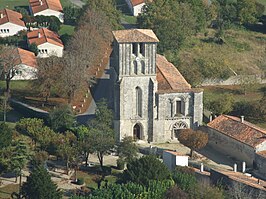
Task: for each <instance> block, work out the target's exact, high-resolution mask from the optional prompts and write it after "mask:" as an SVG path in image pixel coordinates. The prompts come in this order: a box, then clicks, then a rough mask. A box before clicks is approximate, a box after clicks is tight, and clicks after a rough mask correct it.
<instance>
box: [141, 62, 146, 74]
mask: <svg viewBox="0 0 266 199" xmlns="http://www.w3.org/2000/svg"><path fill="white" fill-rule="evenodd" d="M141 73H142V74H145V62H144V61H141Z"/></svg>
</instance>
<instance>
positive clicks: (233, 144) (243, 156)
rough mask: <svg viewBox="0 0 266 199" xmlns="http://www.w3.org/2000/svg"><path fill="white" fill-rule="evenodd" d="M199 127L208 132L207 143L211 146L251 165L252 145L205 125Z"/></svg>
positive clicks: (253, 150) (253, 152)
mask: <svg viewBox="0 0 266 199" xmlns="http://www.w3.org/2000/svg"><path fill="white" fill-rule="evenodd" d="M201 129H202V130H203V131H205V132H207V133H208V135H209V141H208V145H210V146H211V147H212V148H214V149H215V150H217V151H220V152H221V153H223V154H225V155H229V156H231V157H233V158H235V159H237V160H239V161H245V162H246V163H247V165H248V166H249V167H252V166H253V161H254V160H255V149H254V148H253V147H251V146H249V145H247V144H245V143H243V142H240V141H238V140H236V139H234V138H232V137H229V136H227V135H224V134H223V133H220V132H218V131H216V130H214V129H212V128H209V127H207V126H206V127H202V128H201Z"/></svg>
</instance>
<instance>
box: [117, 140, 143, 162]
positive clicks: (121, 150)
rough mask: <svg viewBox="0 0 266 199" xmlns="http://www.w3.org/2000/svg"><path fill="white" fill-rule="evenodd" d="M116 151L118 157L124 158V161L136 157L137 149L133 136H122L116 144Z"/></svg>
mask: <svg viewBox="0 0 266 199" xmlns="http://www.w3.org/2000/svg"><path fill="white" fill-rule="evenodd" d="M117 151H118V156H119V158H120V159H124V161H125V162H130V160H132V159H135V158H137V156H138V154H137V153H138V151H139V150H138V147H137V146H136V144H135V143H134V141H133V138H132V137H129V136H128V137H124V138H123V139H122V141H121V142H120V143H119V144H118V149H117Z"/></svg>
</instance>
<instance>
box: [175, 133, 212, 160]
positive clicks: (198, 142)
mask: <svg viewBox="0 0 266 199" xmlns="http://www.w3.org/2000/svg"><path fill="white" fill-rule="evenodd" d="M178 140H179V141H180V143H182V144H184V145H185V146H187V147H189V148H191V154H190V156H192V152H193V150H199V149H201V148H203V147H205V146H206V144H207V143H208V134H207V133H204V132H202V131H199V130H198V131H194V130H192V129H184V130H181V132H180V133H179V135H178Z"/></svg>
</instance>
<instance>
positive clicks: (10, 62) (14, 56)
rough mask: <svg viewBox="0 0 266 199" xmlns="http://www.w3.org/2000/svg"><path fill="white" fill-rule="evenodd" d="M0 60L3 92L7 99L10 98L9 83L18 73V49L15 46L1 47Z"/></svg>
mask: <svg viewBox="0 0 266 199" xmlns="http://www.w3.org/2000/svg"><path fill="white" fill-rule="evenodd" d="M0 60H1V69H0V72H1V75H2V76H3V77H4V80H5V82H6V89H5V92H6V93H7V96H8V98H9V97H10V82H11V80H12V79H13V77H14V76H15V75H16V74H17V73H18V72H19V70H20V69H19V66H18V65H19V64H20V62H19V60H20V55H19V53H18V48H16V47H15V46H3V47H2V49H1V52H0Z"/></svg>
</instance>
